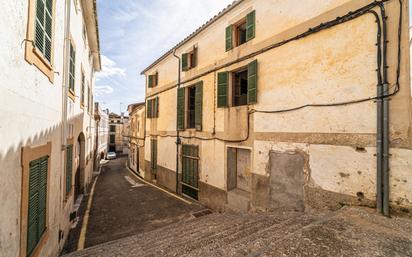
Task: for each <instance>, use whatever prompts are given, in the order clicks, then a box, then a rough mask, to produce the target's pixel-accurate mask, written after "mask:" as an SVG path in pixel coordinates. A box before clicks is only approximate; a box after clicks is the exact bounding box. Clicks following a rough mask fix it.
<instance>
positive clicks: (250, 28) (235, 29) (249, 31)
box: [225, 11, 256, 51]
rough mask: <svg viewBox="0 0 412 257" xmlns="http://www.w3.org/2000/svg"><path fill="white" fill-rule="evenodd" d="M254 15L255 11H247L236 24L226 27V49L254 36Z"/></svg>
mask: <svg viewBox="0 0 412 257" xmlns="http://www.w3.org/2000/svg"><path fill="white" fill-rule="evenodd" d="M255 23H256V15H255V11H253V12H251V13H249V14H248V15H247V16H246V17H245V18H244V19H242V20H240V21H239V22H237V23H236V24H231V25H229V26H228V27H226V38H225V41H226V51H229V50H231V49H233V48H234V47H237V46H240V45H242V44H244V43H246V42H247V41H249V40H251V39H253V38H254V37H255V30H256V29H255V27H256V25H255Z"/></svg>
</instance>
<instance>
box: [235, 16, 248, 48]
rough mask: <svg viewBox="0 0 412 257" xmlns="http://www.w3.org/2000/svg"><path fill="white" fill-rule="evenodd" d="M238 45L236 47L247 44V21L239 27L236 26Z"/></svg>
mask: <svg viewBox="0 0 412 257" xmlns="http://www.w3.org/2000/svg"><path fill="white" fill-rule="evenodd" d="M235 33H236V45H235V46H240V45H242V44H244V43H246V19H244V20H243V21H242V22H240V24H239V25H237V26H236V30H235Z"/></svg>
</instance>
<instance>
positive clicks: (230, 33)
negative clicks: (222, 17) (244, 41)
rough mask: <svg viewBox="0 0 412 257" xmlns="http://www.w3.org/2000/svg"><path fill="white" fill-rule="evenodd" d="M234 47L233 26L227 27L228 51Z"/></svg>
mask: <svg viewBox="0 0 412 257" xmlns="http://www.w3.org/2000/svg"><path fill="white" fill-rule="evenodd" d="M232 48H233V26H232V25H230V26H228V27H227V28H226V52H227V51H229V50H231V49H232Z"/></svg>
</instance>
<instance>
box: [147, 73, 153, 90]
mask: <svg viewBox="0 0 412 257" xmlns="http://www.w3.org/2000/svg"><path fill="white" fill-rule="evenodd" d="M147 86H148V87H149V88H152V87H153V75H149V81H148V84H147Z"/></svg>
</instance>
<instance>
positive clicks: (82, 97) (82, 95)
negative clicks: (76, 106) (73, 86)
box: [81, 73, 84, 105]
mask: <svg viewBox="0 0 412 257" xmlns="http://www.w3.org/2000/svg"><path fill="white" fill-rule="evenodd" d="M81 103H82V105H84V73H82V92H81Z"/></svg>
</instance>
